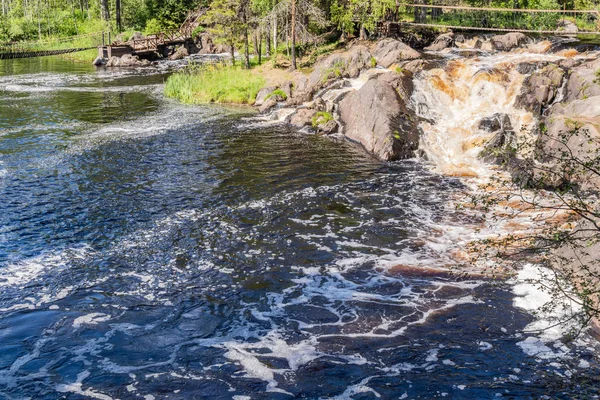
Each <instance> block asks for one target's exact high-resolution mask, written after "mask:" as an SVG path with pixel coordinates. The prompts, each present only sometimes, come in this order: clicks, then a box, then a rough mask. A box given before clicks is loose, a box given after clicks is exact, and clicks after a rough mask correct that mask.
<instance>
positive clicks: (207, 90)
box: [165, 64, 265, 104]
mask: <svg viewBox="0 0 600 400" xmlns="http://www.w3.org/2000/svg"><path fill="white" fill-rule="evenodd" d="M264 85H265V79H264V78H263V77H261V76H260V75H257V74H255V73H253V72H252V70H246V69H243V68H241V67H239V66H225V65H223V64H213V65H201V64H196V65H192V66H190V67H188V68H187V69H186V70H184V71H182V72H178V73H175V74H173V75H171V76H170V77H169V79H168V80H167V82H166V84H165V95H166V96H167V97H171V98H175V99H178V100H179V101H181V102H183V103H187V104H205V103H226V104H252V103H253V102H254V99H255V98H256V94H257V93H258V91H259V90H260V89H261V88H262V87H263V86H264Z"/></svg>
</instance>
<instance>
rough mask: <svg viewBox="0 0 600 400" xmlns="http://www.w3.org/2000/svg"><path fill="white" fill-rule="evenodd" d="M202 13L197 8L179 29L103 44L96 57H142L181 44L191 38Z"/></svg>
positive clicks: (200, 9) (201, 10)
mask: <svg viewBox="0 0 600 400" xmlns="http://www.w3.org/2000/svg"><path fill="white" fill-rule="evenodd" d="M204 12H205V10H204V9H202V8H199V9H197V10H194V11H192V12H190V13H188V15H187V17H186V19H185V21H184V22H183V24H181V26H180V27H179V29H173V30H168V31H163V32H159V33H155V34H150V35H146V36H144V37H140V38H135V37H134V38H132V39H130V40H128V41H115V42H112V43H110V44H109V45H104V44H103V45H102V46H100V47H99V48H98V55H99V56H100V57H102V58H110V57H111V56H117V57H120V56H122V55H124V54H136V55H142V56H143V55H148V54H152V53H155V52H160V50H161V49H163V48H165V47H167V46H171V45H178V44H183V43H185V42H186V40H189V39H191V38H192V35H193V33H194V30H195V29H196V28H197V27H198V26H199V25H200V17H202V15H203V14H204ZM109 42H110V39H109Z"/></svg>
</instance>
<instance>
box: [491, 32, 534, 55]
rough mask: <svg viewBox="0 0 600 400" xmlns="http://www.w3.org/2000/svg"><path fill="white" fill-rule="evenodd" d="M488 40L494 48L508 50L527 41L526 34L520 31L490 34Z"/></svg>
mask: <svg viewBox="0 0 600 400" xmlns="http://www.w3.org/2000/svg"><path fill="white" fill-rule="evenodd" d="M490 42H491V44H492V48H493V49H494V50H497V51H510V50H512V49H515V48H517V47H521V46H523V45H524V44H525V43H527V36H525V35H524V34H523V33H521V32H510V33H507V34H504V35H495V36H492V38H491V39H490Z"/></svg>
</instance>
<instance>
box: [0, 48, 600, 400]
mask: <svg viewBox="0 0 600 400" xmlns="http://www.w3.org/2000/svg"><path fill="white" fill-rule="evenodd" d="M448 57H449V59H450V60H449V61H448V63H447V64H446V66H445V67H444V68H438V69H433V70H430V71H426V72H423V74H422V75H420V76H418V77H417V78H416V81H415V85H416V91H415V95H414V98H413V101H414V104H415V107H417V108H418V109H419V110H420V111H419V112H420V113H421V115H422V116H423V117H424V118H426V119H427V120H428V121H430V122H424V124H426V125H424V126H423V128H424V132H425V135H424V136H423V143H422V145H423V148H424V151H425V153H426V154H427V157H428V158H429V160H431V161H432V163H431V162H424V161H422V160H418V159H415V160H409V161H403V162H395V163H388V164H381V163H379V162H376V161H375V160H373V159H372V158H371V157H369V156H368V155H365V154H364V153H363V152H362V151H361V150H360V149H357V148H356V147H355V146H353V145H352V144H350V143H347V142H344V141H342V140H331V139H328V138H323V137H318V136H314V135H307V134H305V133H297V132H290V131H289V130H288V128H286V127H285V126H283V125H281V124H277V123H264V122H263V121H262V120H261V119H259V118H257V117H256V116H255V115H253V113H252V111H251V110H248V109H245V108H234V107H220V106H203V107H188V106H183V105H180V104H177V103H174V102H172V101H169V100H167V99H165V98H164V97H163V96H162V94H161V93H162V82H163V81H164V79H165V77H166V75H165V74H164V73H162V72H160V71H154V72H148V71H146V72H144V71H143V70H142V71H128V72H115V71H102V70H100V71H95V70H94V69H92V68H90V67H87V66H79V65H74V64H71V63H69V62H66V61H63V60H61V59H58V58H41V59H29V60H27V59H25V60H13V61H0V154H1V156H0V171H1V173H0V188H1V190H2V191H1V194H0V196H1V197H0V200H1V201H0V398H7V399H21V398H36V399H37V398H44V399H54V398H69V399H70V398H73V399H76V398H96V399H113V398H114V399H117V398H119V399H129V398H131V399H136V398H139V399H163V398H169V399H190V398H211V399H236V400H242V399H261V398H264V399H267V398H268V399H288V398H294V397H299V398H311V399H317V398H323V399H325V398H331V399H333V398H337V399H371V398H373V399H374V398H383V399H391V398H406V399H408V398H414V399H417V398H423V399H430V398H437V397H448V398H457V399H486V398H496V397H507V398H544V397H543V396H551V397H558V398H572V397H574V396H580V397H588V398H591V397H592V396H597V395H598V394H599V387H600V382H598V372H599V371H600V365H599V364H598V358H597V354H598V345H597V344H596V342H595V341H594V340H592V339H591V338H589V337H587V336H585V335H583V336H582V337H580V338H579V339H578V340H577V341H576V342H574V343H573V342H572V343H567V344H565V343H563V342H562V341H561V340H560V336H561V332H557V334H556V335H550V336H548V335H544V334H543V332H537V331H535V330H534V329H532V327H534V328H535V327H536V326H539V324H537V323H538V322H539V318H537V317H536V316H535V315H534V314H533V311H534V307H531V306H532V305H537V304H538V303H537V302H538V301H540V300H543V299H544V297H543V293H540V292H539V291H538V290H537V289H536V288H535V287H532V286H528V285H527V284H526V283H525V282H523V280H522V279H523V278H526V277H527V274H535V273H536V272H535V267H534V266H529V267H527V268H526V269H525V270H524V271H523V272H522V274H521V276H520V278H521V279H520V278H519V277H517V278H516V281H515V282H512V283H511V282H508V283H500V282H492V281H489V280H485V279H483V278H481V277H479V278H477V277H466V278H464V279H455V278H454V277H453V276H450V275H448V274H443V273H440V271H441V270H443V268H448V267H452V266H453V265H457V264H458V263H459V261H458V259H459V258H460V257H457V254H456V251H458V250H460V248H461V246H462V245H463V244H464V243H466V242H468V241H469V240H474V239H477V238H480V237H484V236H482V235H486V234H489V233H490V232H492V231H494V227H493V226H488V225H486V221H485V219H484V218H483V216H482V215H480V214H477V213H475V212H474V211H470V210H461V209H458V208H457V207H456V206H455V204H456V199H460V198H462V197H463V196H464V194H465V193H467V192H468V191H469V190H470V184H471V182H470V181H469V180H465V179H464V178H460V177H458V176H464V175H467V176H477V177H480V176H486V174H489V169H488V168H487V167H486V166H485V165H483V164H481V162H480V161H479V159H477V157H476V152H477V148H478V146H480V145H481V143H482V139H484V137H483V133H482V132H478V131H477V130H476V129H474V126H475V124H476V122H477V119H478V118H480V117H481V116H486V115H488V114H489V112H490V109H493V110H494V112H496V111H500V110H502V112H507V113H510V115H511V122H512V123H513V126H514V127H527V126H528V125H527V124H528V123H532V122H533V121H530V117H527V115H525V114H520V113H518V112H515V110H513V109H511V99H513V98H514V95H515V91H516V90H518V88H519V85H520V83H521V82H522V79H523V77H522V76H520V75H518V74H516V73H515V72H510V71H509V69H508V68H506V67H502V66H501V65H499V63H501V60H499V59H494V56H481V57H478V58H473V59H471V58H468V59H462V58H458V57H457V56H456V55H452V54H450V55H448ZM514 57H527V56H526V55H523V54H515V55H514ZM553 57H554V56H553ZM556 57H558V56H556ZM357 85H359V83H357ZM434 121H435V123H433V122H434ZM520 131H522V132H525V134H526V128H524V129H520ZM486 232H487V233H486ZM536 324H537V325H536Z"/></svg>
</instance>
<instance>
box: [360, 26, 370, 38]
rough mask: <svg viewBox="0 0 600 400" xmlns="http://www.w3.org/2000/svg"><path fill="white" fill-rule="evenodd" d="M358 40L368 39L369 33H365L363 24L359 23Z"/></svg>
mask: <svg viewBox="0 0 600 400" xmlns="http://www.w3.org/2000/svg"><path fill="white" fill-rule="evenodd" d="M358 38H359V40H369V35H368V34H367V30H366V29H365V24H361V25H360V35H359V37H358Z"/></svg>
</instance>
